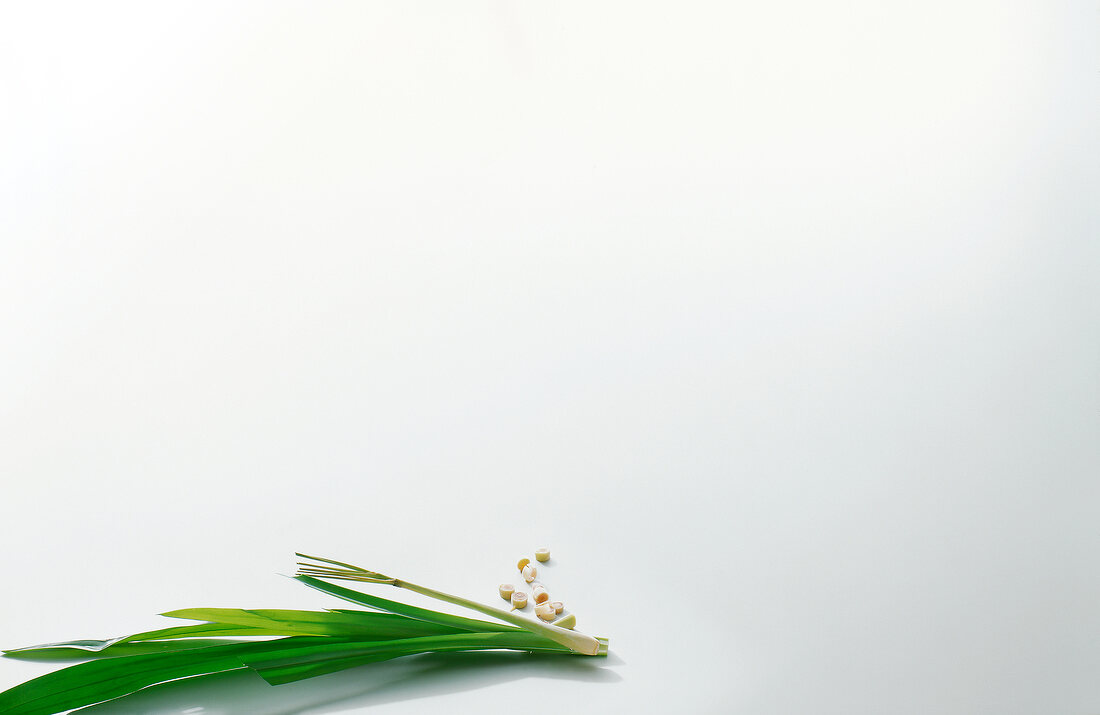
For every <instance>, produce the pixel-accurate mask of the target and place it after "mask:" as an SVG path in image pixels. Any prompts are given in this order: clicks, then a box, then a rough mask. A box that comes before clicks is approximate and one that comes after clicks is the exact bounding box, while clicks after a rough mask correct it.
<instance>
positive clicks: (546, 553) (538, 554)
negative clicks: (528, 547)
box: [535, 548, 550, 562]
mask: <svg viewBox="0 0 1100 715" xmlns="http://www.w3.org/2000/svg"><path fill="white" fill-rule="evenodd" d="M535 560H536V561H539V562H546V561H549V560H550V549H547V548H542V549H535Z"/></svg>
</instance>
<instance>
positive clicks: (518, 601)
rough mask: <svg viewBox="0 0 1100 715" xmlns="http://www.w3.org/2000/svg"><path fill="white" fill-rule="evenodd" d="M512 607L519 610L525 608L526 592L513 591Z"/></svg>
mask: <svg viewBox="0 0 1100 715" xmlns="http://www.w3.org/2000/svg"><path fill="white" fill-rule="evenodd" d="M512 608H518V609H520V610H522V609H524V608H527V594H526V593H524V592H523V591H516V592H515V593H513V594H512Z"/></svg>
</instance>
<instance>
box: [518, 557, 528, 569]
mask: <svg viewBox="0 0 1100 715" xmlns="http://www.w3.org/2000/svg"><path fill="white" fill-rule="evenodd" d="M529 563H531V559H529V558H526V557H524V558H522V559H520V560H519V561H517V562H516V568H517V569H519V570H520V571H522V570H523V567H524V566H526V565H527V564H529Z"/></svg>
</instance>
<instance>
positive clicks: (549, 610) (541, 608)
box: [535, 603, 554, 621]
mask: <svg viewBox="0 0 1100 715" xmlns="http://www.w3.org/2000/svg"><path fill="white" fill-rule="evenodd" d="M535 615H536V616H538V617H539V618H541V619H542V620H544V621H552V620H554V607H553V606H551V605H550V604H549V603H540V604H539V605H537V606H535Z"/></svg>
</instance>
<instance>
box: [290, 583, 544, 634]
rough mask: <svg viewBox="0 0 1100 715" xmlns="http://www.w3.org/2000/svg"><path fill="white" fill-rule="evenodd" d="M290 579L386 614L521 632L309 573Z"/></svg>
mask: <svg viewBox="0 0 1100 715" xmlns="http://www.w3.org/2000/svg"><path fill="white" fill-rule="evenodd" d="M294 579H295V580H297V581H301V582H302V583H304V584H305V585H307V586H309V587H310V588H315V589H317V590H318V591H323V592H324V593H327V594H329V595H331V596H336V597H337V598H342V599H344V600H345V601H348V602H350V603H356V604H359V605H360V606H369V607H371V608H377V609H379V610H381V611H388V612H390V613H397V614H400V615H402V616H408V617H409V618H415V619H417V620H421V621H427V622H429V623H438V624H440V625H444V626H451V627H453V628H458V629H460V630H463V631H474V632H485V631H493V632H496V633H512V632H516V631H523V629H522V628H517V627H516V626H509V625H505V624H503V623H493V622H491V621H482V620H478V619H476V618H464V617H462V616H452V615H450V614H449V613H440V612H438V611H430V610H428V609H426V608H418V607H416V606H410V605H408V604H407V603H401V602H399V601H391V600H389V599H386V598H379V597H378V596H372V595H370V594H367V593H363V592H361V591H356V590H354V589H350V588H345V587H343V586H336V585H334V584H331V583H326V582H324V581H321V580H320V579H316V578H313V577H312V576H295V577H294Z"/></svg>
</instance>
